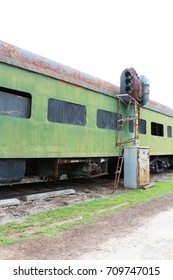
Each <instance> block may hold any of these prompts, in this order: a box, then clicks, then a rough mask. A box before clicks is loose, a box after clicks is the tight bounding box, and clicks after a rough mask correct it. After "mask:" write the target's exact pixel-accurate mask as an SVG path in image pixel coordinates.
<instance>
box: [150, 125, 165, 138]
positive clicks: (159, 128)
mask: <svg viewBox="0 0 173 280" xmlns="http://www.w3.org/2000/svg"><path fill="white" fill-rule="evenodd" d="M163 128H164V127H163V124H160V123H155V122H152V123H151V135H155V136H162V137H163V136H164V129H163Z"/></svg>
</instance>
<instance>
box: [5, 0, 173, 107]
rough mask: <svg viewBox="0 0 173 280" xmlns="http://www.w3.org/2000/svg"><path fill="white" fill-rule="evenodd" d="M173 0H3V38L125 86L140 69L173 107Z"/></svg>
mask: <svg viewBox="0 0 173 280" xmlns="http://www.w3.org/2000/svg"><path fill="white" fill-rule="evenodd" d="M171 2H172V1H171V0H0V7H1V14H0V40H2V41H5V42H7V43H11V44H13V45H16V46H18V47H21V48H24V49H26V50H29V51H31V52H34V53H37V54H40V55H42V56H45V57H47V58H50V59H53V60H55V61H58V62H60V63H63V64H65V65H68V66H71V67H73V68H76V69H78V70H81V71H83V72H86V73H88V74H91V75H93V76H96V77H99V78H101V79H103V80H106V81H109V82H111V83H113V84H117V85H119V80H120V74H121V72H122V71H123V70H124V69H125V68H128V67H134V68H135V69H136V71H137V73H138V74H139V75H146V76H147V77H148V79H149V80H150V98H151V99H153V100H155V101H158V102H161V103H163V104H165V105H167V106H170V107H172V108H173V98H172V96H173V86H172V80H173V73H172V72H173V71H172V65H173V40H172V35H171V34H173V31H172V30H173V10H172V5H171Z"/></svg>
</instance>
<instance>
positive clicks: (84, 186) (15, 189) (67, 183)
mask: <svg viewBox="0 0 173 280" xmlns="http://www.w3.org/2000/svg"><path fill="white" fill-rule="evenodd" d="M112 186H113V180H110V179H108V178H95V179H83V178H78V179H72V180H70V179H68V180H60V181H58V182H56V183H54V182H34V183H27V184H15V185H1V186H0V200H2V199H3V200H4V199H10V198H18V199H22V198H23V197H24V196H26V195H34V194H41V193H47V192H54V191H60V190H67V189H75V190H76V191H79V192H81V191H83V192H87V193H88V192H90V191H93V190H96V191H97V190H99V189H104V188H105V187H106V188H107V189H110V188H111V187H112Z"/></svg>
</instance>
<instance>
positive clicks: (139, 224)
mask: <svg viewBox="0 0 173 280" xmlns="http://www.w3.org/2000/svg"><path fill="white" fill-rule="evenodd" d="M172 232H173V194H172V195H169V196H166V197H162V198H157V199H155V200H153V201H150V202H147V203H142V204H140V205H137V206H133V207H131V208H130V209H128V210H126V211H125V212H119V211H118V212H115V213H113V214H111V215H109V216H105V217H102V218H100V219H99V220H98V221H97V222H92V223H90V224H87V225H80V226H77V227H75V228H73V229H70V230H67V231H66V233H65V234H64V235H63V236H62V237H60V238H54V239H42V238H40V239H38V240H30V241H25V242H20V243H17V244H14V245H10V246H4V247H1V248H0V259H25V260H27V259H49V260H51V259H66V260H67V259H124V258H125V257H126V258H129V259H130V258H132V259H173V234H172ZM129 252H130V253H129Z"/></svg>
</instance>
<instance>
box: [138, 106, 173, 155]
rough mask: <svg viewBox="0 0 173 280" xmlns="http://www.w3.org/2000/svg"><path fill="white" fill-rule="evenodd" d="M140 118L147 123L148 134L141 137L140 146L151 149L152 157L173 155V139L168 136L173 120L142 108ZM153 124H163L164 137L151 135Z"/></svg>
mask: <svg viewBox="0 0 173 280" xmlns="http://www.w3.org/2000/svg"><path fill="white" fill-rule="evenodd" d="M140 117H141V119H145V120H146V122H147V126H146V134H140V135H139V140H140V144H141V145H143V146H148V147H150V155H169V154H173V138H169V137H168V136H167V126H172V127H173V118H171V117H169V116H166V115H163V114H161V113H158V112H153V111H150V110H148V109H144V108H141V112H140ZM152 122H155V123H159V124H163V126H164V136H155V135H152V134H151V123H152Z"/></svg>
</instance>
